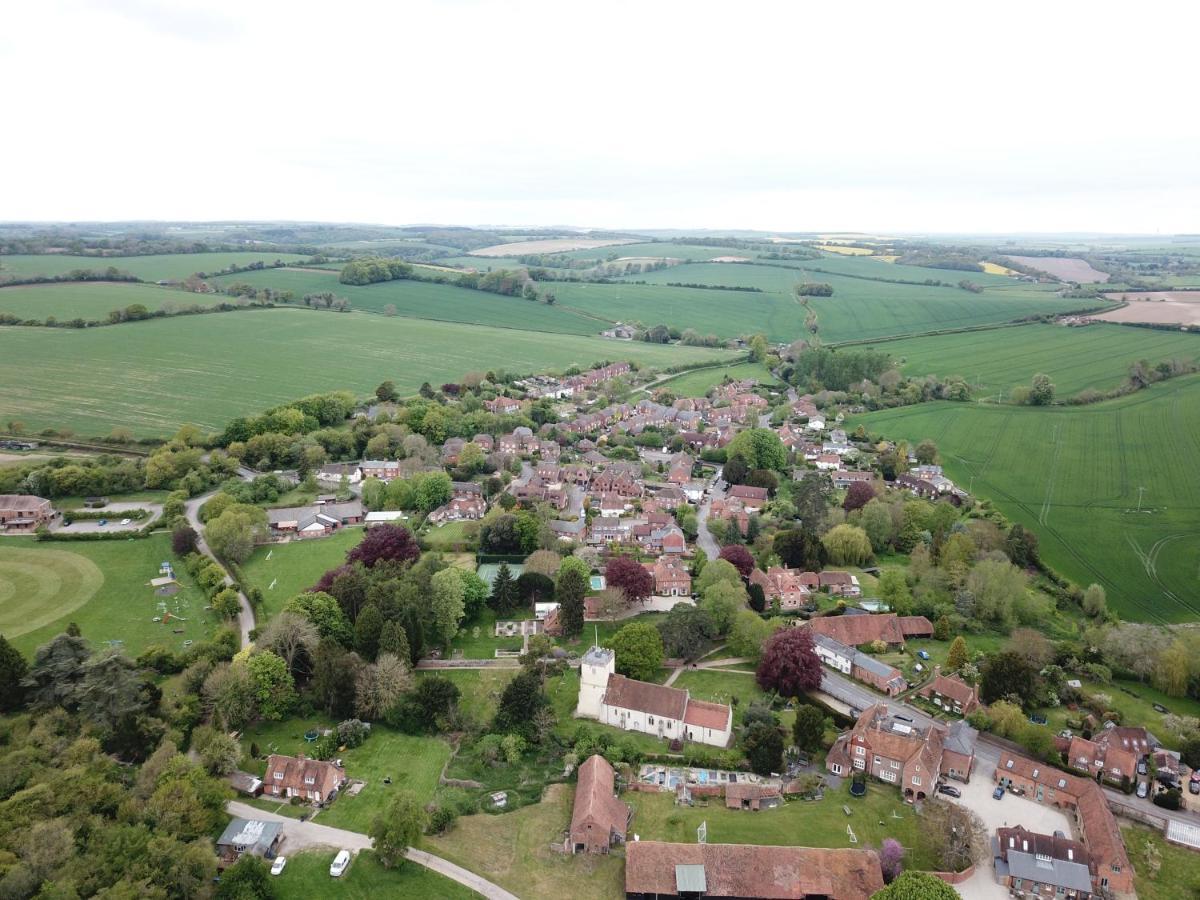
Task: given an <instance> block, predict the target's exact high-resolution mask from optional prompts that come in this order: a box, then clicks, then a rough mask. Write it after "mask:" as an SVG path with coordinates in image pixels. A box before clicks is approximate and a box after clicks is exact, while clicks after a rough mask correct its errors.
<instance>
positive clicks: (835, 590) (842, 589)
mask: <svg viewBox="0 0 1200 900" xmlns="http://www.w3.org/2000/svg"><path fill="white" fill-rule="evenodd" d="M817 577H818V578H819V579H820V580H819V582H818V583H819V584H820V586H821V587H823V588H825V589H826V590H827V591H828V592H829V593H830V594H833V596H835V597H861V596H862V588H861V587H860V586H859V584H858V576H857V575H851V574H850V573H849V572H820V573H819V574H818V576H817Z"/></svg>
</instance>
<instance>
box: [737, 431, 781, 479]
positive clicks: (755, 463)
mask: <svg viewBox="0 0 1200 900" xmlns="http://www.w3.org/2000/svg"><path fill="white" fill-rule="evenodd" d="M725 450H726V453H727V454H728V455H729V456H740V457H742V458H743V459H745V460H746V465H747V466H748V467H749V468H750V469H751V470H754V469H774V470H775V471H779V472H782V471H783V469H784V468H785V467H786V466H787V448H785V447H784V446H783V441H781V440H780V439H779V435H778V434H776V433H775V432H774V431H772V430H771V429H770V428H747V429H745V430H744V431H740V432H738V434H737V435H736V436H735V437H734V439H733V440H732V441H730V442H729V445H728V446H727V447H726V448H725Z"/></svg>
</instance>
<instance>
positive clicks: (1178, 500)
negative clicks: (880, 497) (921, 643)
mask: <svg viewBox="0 0 1200 900" xmlns="http://www.w3.org/2000/svg"><path fill="white" fill-rule="evenodd" d="M1197 421H1200V376H1188V377H1185V378H1177V379H1174V380H1172V381H1168V382H1165V383H1163V384H1159V385H1155V386H1153V387H1150V388H1148V389H1146V390H1143V391H1140V392H1138V393H1137V394H1132V395H1129V396H1127V397H1122V398H1119V399H1117V400H1113V401H1109V402H1106V403H1097V404H1093V405H1091V406H1080V407H1053V408H1042V409H1037V408H1031V407H1011V406H1008V407H1006V406H994V405H985V406H980V405H978V404H952V403H927V404H922V405H920V406H915V407H907V408H903V409H894V410H887V411H884V412H878V413H871V414H868V415H866V416H859V417H855V418H854V419H853V421H852V423H851V424H852V425H857V424H858V423H859V422H862V423H864V424H865V425H866V426H867V427H868V429H870V430H871V431H872V432H875V433H879V434H882V435H885V436H887V437H889V438H895V439H899V438H903V439H906V440H908V441H910V442H916V441H920V440H922V439H923V438H927V437H928V438H932V439H933V440H934V441H936V442H937V445H938V448H939V450H940V452H941V457H942V462H943V464H944V466H945V467H946V471H947V474H948V475H949V476H950V477H951V478H953V479H954V480H955V481H956V482H958V483H959V484H960V485H961V486H962V487H964V488H966V489H968V490H972V491H973V492H974V493H976V494H978V495H979V496H980V497H982V498H987V499H991V500H993V501H994V502H995V504H996V506H997V507H998V508H999V509H1000V510H1001V511H1002V512H1003V513H1004V514H1005V515H1007V516H1009V517H1010V518H1012V519H1014V520H1016V521H1019V522H1021V523H1023V524H1024V525H1026V526H1028V527H1030V528H1032V529H1033V530H1034V531H1035V532H1036V533H1037V534H1038V536H1039V538H1040V540H1041V552H1042V556H1043V558H1044V559H1045V560H1046V561H1047V562H1048V563H1050V564H1051V565H1052V566H1054V567H1055V568H1056V569H1058V570H1059V571H1061V572H1062V573H1063V574H1065V575H1066V576H1067V577H1069V578H1071V579H1072V580H1074V581H1075V582H1077V583H1079V584H1082V585H1087V584H1090V583H1091V582H1098V583H1100V584H1102V585H1104V587H1105V588H1106V589H1107V591H1108V598H1109V604H1110V606H1112V607H1114V608H1115V609H1116V610H1117V611H1118V612H1119V613H1120V614H1121V615H1122V616H1124V617H1127V618H1130V619H1138V620H1144V621H1164V622H1183V621H1194V620H1198V619H1200V596H1198V595H1197V593H1196V572H1197V571H1198V570H1200V479H1197V477H1196V460H1197V459H1198V458H1200V430H1197V429H1196V427H1195V423H1196V422H1197Z"/></svg>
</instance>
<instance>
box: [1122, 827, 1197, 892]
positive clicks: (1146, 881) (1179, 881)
mask: <svg viewBox="0 0 1200 900" xmlns="http://www.w3.org/2000/svg"><path fill="white" fill-rule="evenodd" d="M1121 836H1122V837H1123V838H1124V839H1125V850H1126V852H1127V853H1128V854H1129V861H1130V862H1131V863H1133V870H1134V878H1133V885H1134V888H1135V889H1136V890H1137V895H1138V898H1139V900H1195V898H1196V897H1200V854H1198V853H1196V851H1195V850H1189V849H1187V848H1186V847H1179V846H1176V845H1175V844H1168V843H1167V842H1166V841H1165V840H1163V836H1162V835H1161V834H1160V833H1159V832H1157V831H1151V830H1150V829H1149V828H1144V827H1142V826H1140V825H1131V826H1128V827H1125V828H1122V829H1121ZM1150 847H1153V848H1154V849H1153V850H1152V851H1150V852H1151V853H1155V851H1157V854H1156V855H1157V858H1158V859H1159V860H1160V861H1161V867H1160V868H1159V870H1158V873H1157V874H1156V875H1154V876H1151V870H1150V866H1149V865H1148V863H1147V848H1150Z"/></svg>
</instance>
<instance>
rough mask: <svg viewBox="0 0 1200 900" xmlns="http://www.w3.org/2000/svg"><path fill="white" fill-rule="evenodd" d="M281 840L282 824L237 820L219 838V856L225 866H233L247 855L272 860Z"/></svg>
mask: <svg viewBox="0 0 1200 900" xmlns="http://www.w3.org/2000/svg"><path fill="white" fill-rule="evenodd" d="M281 840H283V823H282V822H264V821H262V820H261V819H238V818H235V819H233V820H232V821H230V823H229V824H228V825H227V826H225V830H224V831H222V832H221V836H220V837H219V838H217V856H218V857H220V862H221V865H223V866H230V865H233V863H235V862H237V860H238V859H239V858H240V857H241V856H242V855H243V854H245V853H249V854H250V855H251V856H262V857H266V858H267V859H271V858H273V857H274V856H275V850H276V848H278V846H279V842H280V841H281Z"/></svg>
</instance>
